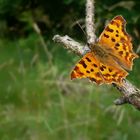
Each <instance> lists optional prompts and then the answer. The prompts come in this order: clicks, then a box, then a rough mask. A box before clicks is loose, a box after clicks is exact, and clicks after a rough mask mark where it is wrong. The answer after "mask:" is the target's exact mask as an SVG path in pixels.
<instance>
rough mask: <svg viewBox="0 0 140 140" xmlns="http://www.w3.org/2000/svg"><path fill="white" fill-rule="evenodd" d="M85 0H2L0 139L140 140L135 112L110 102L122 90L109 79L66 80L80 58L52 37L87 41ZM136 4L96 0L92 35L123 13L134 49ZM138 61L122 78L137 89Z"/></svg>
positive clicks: (138, 25) (134, 0)
mask: <svg viewBox="0 0 140 140" xmlns="http://www.w3.org/2000/svg"><path fill="white" fill-rule="evenodd" d="M85 2H86V0H80V1H79V0H34V1H33V0H13V1H11V0H0V31H1V32H0V112H1V113H0V139H1V140H19V139H20V140H59V139H60V140H81V139H82V140H106V139H108V140H139V137H140V133H139V128H140V119H139V118H140V114H139V112H138V111H137V110H135V109H134V108H132V107H131V106H130V105H125V106H121V107H116V106H114V105H113V100H115V99H116V98H118V97H119V96H120V95H119V94H118V92H117V91H116V90H115V89H114V88H113V87H111V86H109V85H102V86H96V85H95V84H91V83H90V82H89V81H87V80H76V81H71V80H70V78H69V73H70V70H71V68H72V66H73V64H75V62H76V61H77V60H78V57H77V56H75V55H74V54H72V53H69V52H68V51H67V50H65V49H64V48H63V47H61V45H59V44H55V43H54V42H52V37H53V36H54V35H55V34H61V35H65V34H67V35H70V36H71V37H73V38H75V39H77V40H79V41H81V42H86V37H85V35H84V32H83V30H84V28H85V23H84V18H85ZM139 7H140V1H139V0H131V1H129V0H123V1H122V0H96V1H95V8H96V11H95V23H96V34H97V35H99V34H100V33H101V32H102V30H103V28H104V26H105V24H106V22H108V21H109V20H111V19H112V18H113V17H114V16H116V15H123V16H124V18H125V19H126V21H127V23H128V24H127V31H128V32H129V33H130V34H131V35H132V38H133V40H134V41H133V43H134V47H135V50H137V52H139V44H140V43H139V37H140V14H139ZM78 23H79V24H80V26H81V27H80V26H79V24H78ZM81 28H82V29H83V30H82V29H81ZM139 65H140V62H139V60H138V59H137V60H136V61H135V65H134V69H133V71H131V72H130V75H129V76H128V79H129V80H130V81H131V82H132V83H134V84H135V85H136V86H137V87H139V88H140V85H139V81H140V75H139Z"/></svg>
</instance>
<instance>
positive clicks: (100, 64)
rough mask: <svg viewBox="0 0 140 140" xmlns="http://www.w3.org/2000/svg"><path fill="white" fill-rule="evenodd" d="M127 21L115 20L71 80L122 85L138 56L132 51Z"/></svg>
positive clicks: (80, 64) (106, 28)
mask: <svg viewBox="0 0 140 140" xmlns="http://www.w3.org/2000/svg"><path fill="white" fill-rule="evenodd" d="M125 24H126V21H125V19H124V18H123V17H122V16H116V17H115V18H114V19H113V20H112V21H111V22H110V23H109V24H108V25H107V26H106V27H105V29H104V31H103V32H102V33H101V35H100V37H99V39H98V41H97V42H96V43H95V44H92V45H91V46H90V48H91V51H90V52H88V53H86V54H85V55H84V56H83V58H82V59H81V60H80V61H79V62H78V63H77V64H76V66H75V68H74V69H73V71H72V73H71V79H74V78H89V79H90V80H91V81H94V82H96V83H97V84H103V83H107V84H111V83H116V84H119V85H120V84H122V79H124V78H125V77H126V76H127V75H128V73H127V71H126V70H131V69H132V65H133V59H134V58H137V57H138V55H137V54H135V53H134V52H133V50H132V43H131V37H130V36H129V35H128V34H127V32H126V30H125Z"/></svg>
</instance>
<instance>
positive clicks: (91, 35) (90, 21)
mask: <svg viewBox="0 0 140 140" xmlns="http://www.w3.org/2000/svg"><path fill="white" fill-rule="evenodd" d="M93 3H94V0H87V3H86V33H87V42H88V44H92V43H95V40H96V35H95V25H94V4H93Z"/></svg>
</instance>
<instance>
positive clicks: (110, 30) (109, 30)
mask: <svg viewBox="0 0 140 140" xmlns="http://www.w3.org/2000/svg"><path fill="white" fill-rule="evenodd" d="M105 30H106V31H108V32H111V33H112V32H114V30H113V29H111V28H109V27H106V29H105Z"/></svg>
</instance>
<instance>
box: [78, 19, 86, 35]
mask: <svg viewBox="0 0 140 140" xmlns="http://www.w3.org/2000/svg"><path fill="white" fill-rule="evenodd" d="M76 24H77V25H78V26H79V27H80V29H81V30H82V31H83V33H84V35H85V36H86V32H85V31H84V29H83V27H82V26H81V24H80V23H79V21H76Z"/></svg>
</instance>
